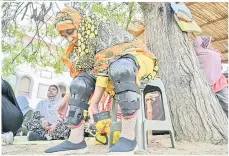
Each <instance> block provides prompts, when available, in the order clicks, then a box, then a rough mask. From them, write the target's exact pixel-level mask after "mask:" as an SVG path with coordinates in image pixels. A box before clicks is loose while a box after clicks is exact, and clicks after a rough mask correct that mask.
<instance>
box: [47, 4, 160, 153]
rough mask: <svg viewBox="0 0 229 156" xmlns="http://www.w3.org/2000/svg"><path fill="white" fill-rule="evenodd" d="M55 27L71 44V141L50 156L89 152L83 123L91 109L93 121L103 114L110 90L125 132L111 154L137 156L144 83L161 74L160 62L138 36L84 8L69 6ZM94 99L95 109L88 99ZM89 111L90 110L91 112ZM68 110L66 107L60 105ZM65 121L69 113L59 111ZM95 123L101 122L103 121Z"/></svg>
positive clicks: (67, 62) (68, 52)
mask: <svg viewBox="0 0 229 156" xmlns="http://www.w3.org/2000/svg"><path fill="white" fill-rule="evenodd" d="M56 28H57V30H58V32H59V33H60V35H61V36H62V37H64V38H65V39H67V40H68V41H69V43H70V44H69V47H68V48H67V50H66V53H65V55H64V57H63V59H64V63H65V65H67V66H68V67H69V69H70V75H71V76H72V77H73V81H72V82H71V84H70V95H67V96H65V97H64V99H65V100H66V101H67V100H69V101H70V103H69V106H70V111H69V113H68V116H67V124H68V127H70V128H71V134H70V136H69V139H68V140H65V141H64V142H63V143H61V144H59V145H57V146H55V147H52V148H50V149H48V150H46V151H45V152H46V153H52V152H59V151H69V150H74V152H75V153H86V152H87V151H88V148H87V144H86V142H85V140H84V124H85V118H86V116H85V114H84V112H85V111H86V110H88V111H89V115H90V120H91V123H93V122H94V117H93V116H97V117H98V116H99V115H98V113H99V111H98V104H99V102H100V100H101V97H102V95H103V93H104V91H105V92H107V93H109V94H110V95H111V96H114V95H115V94H116V95H117V97H118V99H119V105H120V108H121V112H122V132H121V137H120V139H119V141H118V142H117V143H116V144H115V145H114V146H113V147H112V148H111V149H110V151H109V152H113V153H114V152H125V153H129V152H130V153H133V152H134V151H135V150H137V141H136V136H135V125H136V118H137V112H138V110H139V108H140V88H139V86H140V84H141V83H146V82H148V81H150V80H151V79H153V78H154V77H155V76H156V75H157V71H158V65H157V60H156V58H155V57H154V56H153V54H152V53H151V52H150V51H149V50H148V48H147V47H146V46H145V45H144V44H142V43H141V42H140V41H139V40H138V39H137V38H135V37H134V36H133V35H131V34H130V33H129V32H127V31H126V30H125V29H124V28H122V27H121V26H119V25H117V24H115V23H114V22H112V21H110V20H107V19H105V18H104V17H99V16H98V15H95V14H93V13H92V14H90V13H89V14H88V15H86V14H85V12H84V10H82V9H80V8H76V9H74V8H71V7H67V8H64V9H63V10H62V11H61V12H60V13H58V15H57V17H56ZM92 94H93V96H92V98H91V104H90V107H89V106H88V101H89V99H90V97H91V95H92ZM88 107H89V108H88ZM61 108H63V110H67V109H66V105H63V106H61ZM59 112H61V113H60V116H62V117H64V118H65V117H66V115H65V113H63V112H66V111H59ZM97 117H96V118H95V119H98V118H97Z"/></svg>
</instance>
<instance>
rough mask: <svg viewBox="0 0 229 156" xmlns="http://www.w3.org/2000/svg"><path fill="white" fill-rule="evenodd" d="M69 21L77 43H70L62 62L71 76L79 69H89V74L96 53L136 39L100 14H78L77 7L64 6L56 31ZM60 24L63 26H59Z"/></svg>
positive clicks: (59, 15)
mask: <svg viewBox="0 0 229 156" xmlns="http://www.w3.org/2000/svg"><path fill="white" fill-rule="evenodd" d="M69 21H71V22H72V24H73V25H74V26H75V28H76V30H77V32H78V45H77V46H73V45H70V46H69V48H68V50H67V52H66V55H65V57H64V62H65V63H66V64H67V66H68V67H70V70H71V71H72V72H71V73H72V74H71V75H72V76H76V75H78V74H79V72H80V71H86V72H87V71H89V74H93V73H92V72H91V71H93V70H92V69H93V65H94V63H95V59H94V57H95V54H96V53H98V52H100V51H101V50H104V49H107V48H109V47H112V46H114V45H118V44H121V43H126V42H132V41H135V40H136V38H135V37H134V36H133V35H131V34H129V33H128V32H127V31H125V30H124V29H123V28H122V27H120V26H118V25H116V24H115V23H113V22H111V21H108V20H106V19H105V18H104V17H102V16H99V15H95V14H90V15H88V16H85V15H82V13H81V16H79V13H78V9H77V10H76V9H73V8H70V7H68V8H65V9H64V10H63V11H62V12H60V13H59V14H58V16H57V21H56V27H57V29H58V31H61V30H63V29H64V27H66V26H67V25H68V24H69ZM79 22H80V23H79ZM61 25H63V26H62V27H61ZM65 29H66V28H65ZM72 66H73V67H72ZM90 72H91V73H90ZM74 73H78V74H74Z"/></svg>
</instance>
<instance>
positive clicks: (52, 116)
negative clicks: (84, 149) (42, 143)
mask: <svg viewBox="0 0 229 156" xmlns="http://www.w3.org/2000/svg"><path fill="white" fill-rule="evenodd" d="M47 96H48V99H46V100H42V101H40V102H39V103H38V105H37V107H36V109H35V112H34V114H33V118H32V119H31V120H30V121H29V122H28V123H26V127H27V129H28V130H29V132H28V134H27V139H28V140H29V141H35V140H46V139H47V140H56V139H66V138H68V136H69V133H70V129H69V128H68V127H66V126H65V125H64V123H63V122H62V121H59V120H58V117H57V114H56V111H57V106H58V104H59V103H60V100H61V92H60V89H59V88H58V87H57V86H56V85H51V86H49V89H48V94H47Z"/></svg>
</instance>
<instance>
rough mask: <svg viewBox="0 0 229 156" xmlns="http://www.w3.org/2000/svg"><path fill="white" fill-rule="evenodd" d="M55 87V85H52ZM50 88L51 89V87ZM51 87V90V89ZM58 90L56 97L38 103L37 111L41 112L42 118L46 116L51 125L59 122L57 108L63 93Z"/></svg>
mask: <svg viewBox="0 0 229 156" xmlns="http://www.w3.org/2000/svg"><path fill="white" fill-rule="evenodd" d="M51 86H53V85H51ZM51 86H50V87H51ZM50 87H49V88H50ZM57 88H58V93H57V95H56V96H55V97H48V99H46V100H42V101H40V102H39V103H38V105H37V107H36V110H35V111H39V112H40V115H41V116H44V117H45V119H46V120H48V122H49V123H51V124H52V123H55V122H57V120H58V116H57V114H56V110H57V106H58V104H59V102H60V100H61V91H60V89H59V87H57Z"/></svg>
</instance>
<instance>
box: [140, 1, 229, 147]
mask: <svg viewBox="0 0 229 156" xmlns="http://www.w3.org/2000/svg"><path fill="white" fill-rule="evenodd" d="M139 4H140V5H141V8H142V10H143V13H144V20H145V24H146V40H147V46H148V48H149V49H150V50H151V52H152V53H153V54H155V56H156V57H157V58H158V60H159V75H160V77H161V79H162V81H163V83H164V85H165V89H166V95H167V99H168V102H169V107H170V112H171V118H172V123H173V127H174V131H175V137H176V140H177V141H180V140H187V141H201V142H210V143H214V144H219V143H227V141H228V132H227V127H228V121H227V117H226V115H225V114H224V112H223V110H222V108H221V106H220V104H219V102H218V100H217V98H216V96H215V94H214V92H213V91H212V89H211V87H210V86H209V85H208V82H207V79H206V77H205V76H204V74H203V71H202V70H201V69H200V65H199V62H198V58H197V57H196V54H195V51H194V48H193V43H192V41H191V40H190V39H189V38H188V35H187V33H184V32H182V31H181V30H180V28H179V27H178V25H177V24H176V21H175V19H174V16H173V13H172V11H171V8H170V4H169V3H139Z"/></svg>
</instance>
